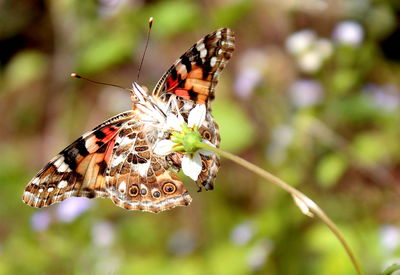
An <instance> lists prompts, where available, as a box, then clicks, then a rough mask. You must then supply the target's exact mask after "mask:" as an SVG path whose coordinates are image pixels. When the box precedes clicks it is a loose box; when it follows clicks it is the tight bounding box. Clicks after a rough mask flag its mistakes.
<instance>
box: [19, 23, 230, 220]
mask: <svg viewBox="0 0 400 275" xmlns="http://www.w3.org/2000/svg"><path fill="white" fill-rule="evenodd" d="M234 44H235V35H234V33H233V32H232V31H231V30H230V29H228V28H222V29H218V30H216V31H215V32H213V33H210V34H208V35H206V36H205V37H203V38H202V39H201V40H199V41H198V42H197V43H196V44H194V45H193V46H192V47H191V48H190V49H189V50H188V51H187V52H185V53H184V54H183V55H182V56H181V57H180V58H179V59H178V60H177V61H176V62H175V63H174V65H172V66H171V67H170V68H169V70H168V71H167V72H166V73H165V74H164V75H163V76H162V77H161V79H160V80H159V81H158V83H157V84H156V86H155V88H154V90H153V92H152V93H151V94H148V93H147V92H146V91H145V89H143V88H142V87H141V86H139V85H138V84H137V83H133V87H132V89H131V90H130V93H131V100H132V103H133V106H132V109H131V110H129V111H126V112H123V113H121V114H118V115H116V116H114V117H112V118H110V119H108V120H107V121H105V122H103V123H102V124H100V125H98V126H97V127H95V128H94V129H93V130H92V131H89V132H87V133H85V134H84V135H83V136H81V137H79V138H78V139H77V140H75V141H74V142H73V143H72V144H71V145H69V146H68V147H66V148H65V149H64V150H62V151H61V152H60V153H59V154H58V155H57V156H55V157H54V158H53V159H52V160H51V161H50V162H49V163H48V164H46V166H45V167H44V168H43V169H41V170H40V171H39V172H38V173H37V174H36V176H35V177H34V178H33V179H32V180H31V181H30V182H29V183H28V185H27V186H26V188H25V191H24V193H23V198H22V200H23V202H24V203H26V204H27V205H29V206H32V207H38V208H41V207H46V206H49V205H51V204H54V203H57V202H61V201H63V200H65V199H67V198H69V197H71V196H76V197H86V198H98V197H101V198H110V199H111V200H112V201H113V202H114V203H115V204H116V205H117V206H119V207H122V208H125V209H128V210H142V211H148V212H154V213H156V212H160V211H164V210H168V209H171V208H174V207H176V206H184V205H189V204H190V202H191V201H192V198H191V196H190V194H189V193H188V191H187V189H186V188H185V186H184V184H183V182H182V181H181V180H180V179H179V178H178V176H177V175H176V172H178V171H179V170H180V169H181V164H182V158H183V155H182V154H181V153H179V152H173V153H171V154H168V155H158V154H156V153H155V152H154V146H155V144H156V143H157V142H158V141H159V140H160V139H168V138H169V137H170V136H171V133H170V130H168V129H167V128H166V127H165V124H166V120H167V117H168V115H169V114H174V115H179V116H181V117H182V118H183V119H184V120H185V122H187V121H188V116H189V114H190V111H191V110H193V109H194V108H196V106H199V105H202V104H204V105H205V106H206V114H205V119H204V122H203V123H202V125H200V127H199V132H200V134H201V135H202V137H203V138H204V139H205V140H208V141H209V142H211V143H212V144H213V145H214V146H217V147H218V146H219V143H220V135H219V130H218V125H217V123H216V121H215V120H214V118H213V116H212V114H211V105H210V102H211V100H212V99H213V98H214V93H215V86H216V84H217V82H218V77H219V74H220V72H221V71H222V69H223V68H224V67H225V65H226V64H227V62H228V60H229V59H230V58H231V56H232V52H233V50H234V47H235V45H234ZM201 162H202V169H201V172H200V174H199V176H198V179H197V180H196V184H197V185H198V186H199V188H200V190H201V188H202V187H204V188H205V189H206V190H211V189H213V184H214V180H215V177H216V174H217V172H218V169H219V157H218V156H217V155H216V154H212V155H209V156H206V155H201Z"/></svg>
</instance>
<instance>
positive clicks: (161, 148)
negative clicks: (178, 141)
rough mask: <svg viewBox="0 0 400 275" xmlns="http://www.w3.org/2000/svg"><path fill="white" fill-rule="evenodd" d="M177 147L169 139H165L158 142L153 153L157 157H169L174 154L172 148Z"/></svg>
mask: <svg viewBox="0 0 400 275" xmlns="http://www.w3.org/2000/svg"><path fill="white" fill-rule="evenodd" d="M174 145H175V143H174V142H172V141H171V140H169V139H163V140H160V141H158V142H157V143H156V144H155V146H154V149H153V152H154V153H155V154H157V155H162V156H165V155H168V154H171V153H172V152H173V150H172V147H173V146H174Z"/></svg>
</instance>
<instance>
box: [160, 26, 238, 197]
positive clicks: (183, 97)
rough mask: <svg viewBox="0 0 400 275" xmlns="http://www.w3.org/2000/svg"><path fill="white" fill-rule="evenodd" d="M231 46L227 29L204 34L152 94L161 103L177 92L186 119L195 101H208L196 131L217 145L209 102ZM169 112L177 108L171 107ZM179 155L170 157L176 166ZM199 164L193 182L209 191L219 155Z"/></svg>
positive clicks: (218, 139) (230, 36)
mask: <svg viewBox="0 0 400 275" xmlns="http://www.w3.org/2000/svg"><path fill="white" fill-rule="evenodd" d="M234 48H235V35H234V33H233V32H232V31H231V30H230V29H227V28H223V29H218V30H216V31H215V32H213V33H210V34H208V35H206V36H205V37H204V38H203V39H201V40H199V41H198V42H197V43H196V44H194V45H193V46H192V47H191V48H190V49H189V50H188V51H187V52H186V53H184V54H183V55H182V56H181V57H180V58H179V59H178V60H177V61H176V62H175V64H174V65H173V66H172V67H171V68H170V69H169V70H168V71H167V72H166V73H165V74H164V75H163V76H162V78H161V79H160V80H159V82H158V83H157V85H156V87H155V89H154V91H153V96H154V97H156V98H158V99H160V100H163V101H164V102H167V101H168V100H169V99H170V98H171V95H176V96H177V104H176V105H177V106H178V108H179V112H180V113H181V114H182V116H183V117H184V118H185V119H187V117H188V114H189V112H190V110H192V109H193V108H194V107H195V106H196V105H197V104H207V114H206V119H205V121H204V123H203V125H202V126H201V127H200V129H199V130H200V133H201V134H202V136H203V138H204V139H206V140H208V141H210V142H211V143H212V144H214V145H215V146H217V147H218V146H219V143H220V135H219V128H218V124H217V123H216V121H215V120H214V118H213V116H212V115H211V107H210V101H211V100H212V99H213V98H214V89H215V86H216V85H217V82H218V78H219V74H220V72H221V71H222V70H223V69H224V67H225V65H226V64H227V62H228V61H229V59H230V58H231V56H232V52H233V50H234ZM171 112H173V113H176V112H177V111H175V110H174V109H173V108H172V109H171ZM181 158H182V155H180V154H175V155H173V156H171V159H172V161H173V163H174V164H175V166H176V167H178V168H180V163H181ZM202 166H203V169H202V171H201V173H200V175H199V178H198V180H197V181H196V183H197V184H198V186H199V187H202V186H203V187H205V188H206V190H211V189H213V182H214V180H215V177H216V175H217V172H218V169H219V157H218V155H216V154H213V155H211V156H202Z"/></svg>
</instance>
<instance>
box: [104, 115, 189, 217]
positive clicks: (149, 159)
mask: <svg viewBox="0 0 400 275" xmlns="http://www.w3.org/2000/svg"><path fill="white" fill-rule="evenodd" d="M157 137H158V130H157V127H154V126H153V125H152V124H151V123H143V122H141V121H136V122H133V121H131V122H129V123H128V124H127V125H126V126H125V127H124V129H123V130H121V131H120V133H119V134H118V136H117V138H116V140H115V144H117V145H118V146H116V147H115V148H114V149H115V150H114V152H113V155H112V157H111V159H110V165H109V168H108V170H107V172H106V178H107V190H108V192H109V195H110V197H111V199H112V200H113V202H114V203H115V204H116V205H118V206H120V207H123V208H125V209H128V210H143V211H148V212H160V211H164V210H167V209H170V208H173V207H176V206H180V205H188V204H189V203H190V202H191V201H192V198H191V197H190V195H189V193H188V191H187V190H186V188H185V186H184V185H183V183H182V182H181V181H180V180H179V178H178V177H177V176H176V175H175V174H174V173H173V172H170V171H168V170H167V169H168V168H169V167H170V166H171V165H170V164H169V163H168V160H167V158H166V157H165V156H159V155H156V154H153V151H152V148H153V145H154V143H155V141H156V140H157Z"/></svg>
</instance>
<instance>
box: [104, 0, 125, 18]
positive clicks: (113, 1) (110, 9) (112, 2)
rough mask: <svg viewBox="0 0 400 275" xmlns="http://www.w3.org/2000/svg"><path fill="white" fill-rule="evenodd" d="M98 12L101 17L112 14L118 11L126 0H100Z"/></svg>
mask: <svg viewBox="0 0 400 275" xmlns="http://www.w3.org/2000/svg"><path fill="white" fill-rule="evenodd" d="M99 3H100V8H99V13H100V15H102V16H103V17H108V16H112V15H114V14H116V13H118V12H119V11H120V10H121V8H122V7H123V6H124V5H125V4H127V0H100V1H99Z"/></svg>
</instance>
